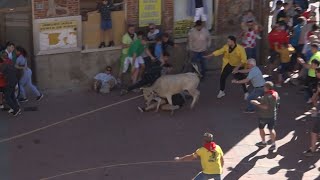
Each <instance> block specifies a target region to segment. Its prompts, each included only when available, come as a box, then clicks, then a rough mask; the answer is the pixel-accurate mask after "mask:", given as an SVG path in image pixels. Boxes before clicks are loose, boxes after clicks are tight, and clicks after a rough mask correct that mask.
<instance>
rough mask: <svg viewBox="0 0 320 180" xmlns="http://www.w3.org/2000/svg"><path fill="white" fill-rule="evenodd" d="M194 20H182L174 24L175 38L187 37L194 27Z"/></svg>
mask: <svg viewBox="0 0 320 180" xmlns="http://www.w3.org/2000/svg"><path fill="white" fill-rule="evenodd" d="M193 24H194V23H193V21H192V20H181V21H176V22H175V23H174V29H173V34H174V37H175V38H183V37H187V35H188V32H189V30H190V29H191V28H192V27H193Z"/></svg>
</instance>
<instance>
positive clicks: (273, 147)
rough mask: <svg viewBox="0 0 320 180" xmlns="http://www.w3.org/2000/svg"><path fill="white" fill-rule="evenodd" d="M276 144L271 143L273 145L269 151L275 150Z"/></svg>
mask: <svg viewBox="0 0 320 180" xmlns="http://www.w3.org/2000/svg"><path fill="white" fill-rule="evenodd" d="M276 148H277V147H276V145H275V144H273V145H271V147H270V148H269V149H268V151H274V150H276Z"/></svg>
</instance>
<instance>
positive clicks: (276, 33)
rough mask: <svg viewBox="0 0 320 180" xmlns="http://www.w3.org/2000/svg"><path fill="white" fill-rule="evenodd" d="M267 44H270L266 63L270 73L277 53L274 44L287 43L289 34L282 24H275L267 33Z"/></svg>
mask: <svg viewBox="0 0 320 180" xmlns="http://www.w3.org/2000/svg"><path fill="white" fill-rule="evenodd" d="M268 40H269V46H270V59H269V65H268V72H269V74H272V72H273V69H274V68H275V64H276V60H277V56H278V53H277V52H276V51H275V44H276V43H278V45H280V44H284V43H286V44H288V43H289V34H288V32H286V31H285V27H284V26H280V25H279V24H276V25H275V26H274V28H273V29H272V31H271V32H270V33H269V35H268Z"/></svg>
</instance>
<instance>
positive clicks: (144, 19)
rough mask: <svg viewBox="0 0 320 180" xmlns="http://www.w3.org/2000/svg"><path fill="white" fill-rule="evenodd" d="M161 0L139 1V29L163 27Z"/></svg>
mask: <svg viewBox="0 0 320 180" xmlns="http://www.w3.org/2000/svg"><path fill="white" fill-rule="evenodd" d="M161 14H162V13H161V0H139V27H145V26H148V25H149V24H150V23H154V24H156V25H161Z"/></svg>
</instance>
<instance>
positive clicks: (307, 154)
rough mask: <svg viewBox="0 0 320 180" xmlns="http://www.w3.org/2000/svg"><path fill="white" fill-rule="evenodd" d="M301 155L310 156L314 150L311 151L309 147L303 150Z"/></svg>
mask: <svg viewBox="0 0 320 180" xmlns="http://www.w3.org/2000/svg"><path fill="white" fill-rule="evenodd" d="M303 155H305V156H307V157H312V156H314V152H312V151H311V149H308V150H307V151H305V152H303Z"/></svg>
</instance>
